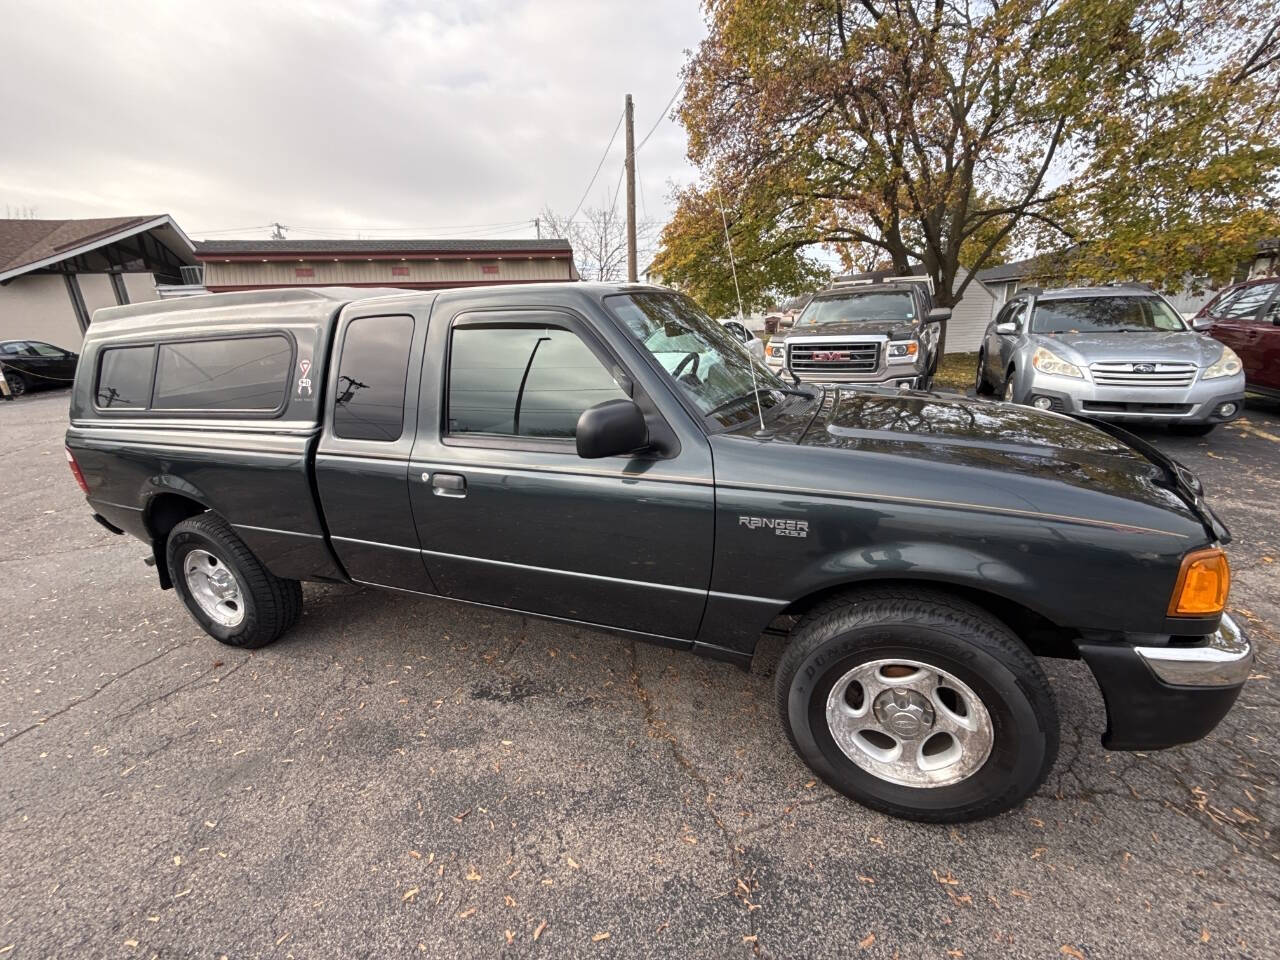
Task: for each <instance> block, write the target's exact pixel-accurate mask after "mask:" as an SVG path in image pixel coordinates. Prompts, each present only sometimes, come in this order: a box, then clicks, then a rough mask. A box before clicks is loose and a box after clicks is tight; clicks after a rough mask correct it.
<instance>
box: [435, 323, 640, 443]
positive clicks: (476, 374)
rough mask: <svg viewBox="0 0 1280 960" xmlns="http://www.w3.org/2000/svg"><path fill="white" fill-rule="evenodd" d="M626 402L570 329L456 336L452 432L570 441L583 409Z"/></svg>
mask: <svg viewBox="0 0 1280 960" xmlns="http://www.w3.org/2000/svg"><path fill="white" fill-rule="evenodd" d="M625 396H626V394H625V393H623V391H622V389H621V388H620V387H619V386H618V384H617V383H616V382H615V381H614V379H613V377H612V376H610V375H609V372H608V371H607V370H606V369H605V368H604V366H603V365H602V364H601V363H600V361H599V360H597V359H596V357H595V354H593V353H592V352H591V351H590V349H588V348H587V345H586V344H585V343H583V342H582V341H581V340H580V339H579V338H578V337H577V335H576V334H573V333H571V332H570V331H568V330H562V329H559V328H557V327H545V326H538V327H516V326H502V327H471V326H462V327H456V328H454V330H453V336H452V346H451V349H450V354H449V432H450V433H454V434H458V433H484V434H498V435H502V436H519V437H549V438H561V439H569V438H572V437H573V436H574V434H575V433H576V432H577V428H578V416H579V415H580V414H581V413H582V411H583V410H586V409H587V407H591V406H595V405H596V404H597V403H601V402H603V401H605V400H615V399H618V398H620V397H625Z"/></svg>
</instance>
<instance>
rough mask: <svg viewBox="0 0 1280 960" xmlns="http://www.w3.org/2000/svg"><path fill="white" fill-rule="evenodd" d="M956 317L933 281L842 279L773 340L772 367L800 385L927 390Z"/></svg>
mask: <svg viewBox="0 0 1280 960" xmlns="http://www.w3.org/2000/svg"><path fill="white" fill-rule="evenodd" d="M950 316H951V311H950V310H948V309H946V308H945V307H934V306H933V298H932V295H931V294H930V292H929V286H928V278H927V277H900V278H896V279H891V280H852V281H839V282H837V283H836V284H835V285H834V286H832V287H831V288H830V289H828V290H823V291H821V292H819V293H817V294H815V295H814V297H813V299H812V300H810V301H809V304H808V305H807V306H806V307H805V308H804V310H803V311H802V312H801V314H800V316H799V317H797V318H796V321H795V324H794V326H792V328H791V329H790V330H788V331H787V332H786V333H785V334H782V335H780V336H777V337H774V338H773V339H771V340H770V341H769V344H768V345H767V346H766V348H765V362H766V363H767V364H768V365H769V367H770V368H771V369H772V370H774V371H775V372H778V373H782V372H784V371H785V372H786V373H788V374H790V376H791V378H792V379H794V380H795V381H796V382H805V383H832V384H835V383H838V384H848V385H850V386H858V385H862V386H890V387H897V388H899V389H904V390H905V389H915V390H928V389H929V387H930V386H931V385H932V383H933V375H934V374H935V373H936V372H937V370H938V360H939V354H940V350H939V347H940V343H941V340H942V324H943V323H945V322H946V321H947V320H948V319H949V318H950Z"/></svg>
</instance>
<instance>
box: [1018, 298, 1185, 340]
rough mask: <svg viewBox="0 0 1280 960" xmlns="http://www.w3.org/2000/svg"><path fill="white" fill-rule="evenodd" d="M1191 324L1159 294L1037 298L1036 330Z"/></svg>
mask: <svg viewBox="0 0 1280 960" xmlns="http://www.w3.org/2000/svg"><path fill="white" fill-rule="evenodd" d="M1186 329H1187V325H1186V324H1185V323H1183V321H1182V318H1181V317H1180V316H1178V315H1177V313H1175V312H1174V311H1173V309H1172V308H1171V307H1170V306H1169V305H1168V304H1167V303H1165V302H1164V301H1163V300H1161V299H1160V298H1159V297H1078V298H1071V299H1063V300H1037V301H1036V313H1035V317H1034V318H1033V319H1032V321H1031V332H1032V333H1156V332H1159V331H1182V330H1186Z"/></svg>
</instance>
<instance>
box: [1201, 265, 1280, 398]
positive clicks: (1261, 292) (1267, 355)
mask: <svg viewBox="0 0 1280 960" xmlns="http://www.w3.org/2000/svg"><path fill="white" fill-rule="evenodd" d="M1192 323H1193V324H1194V325H1195V327H1196V329H1198V330H1205V331H1207V332H1208V334H1209V335H1210V336H1211V337H1213V339H1215V340H1220V341H1221V342H1222V343H1225V344H1226V345H1227V346H1228V347H1230V348H1231V349H1232V350H1234V351H1235V352H1236V353H1237V354H1239V356H1240V361H1241V363H1243V364H1244V378H1245V386H1246V387H1247V388H1248V389H1249V390H1250V391H1251V392H1253V393H1261V394H1264V395H1266V396H1269V397H1275V398H1278V399H1280V277H1260V278H1258V279H1256V280H1249V281H1246V282H1245V283H1238V284H1236V285H1235V286H1234V287H1228V288H1227V289H1226V290H1223V291H1222V292H1221V293H1220V294H1218V295H1217V296H1216V297H1214V298H1213V299H1212V300H1210V301H1209V302H1208V303H1207V304H1205V305H1204V306H1203V307H1202V308H1201V309H1200V312H1199V313H1197V314H1196V316H1195V319H1194V320H1193V321H1192Z"/></svg>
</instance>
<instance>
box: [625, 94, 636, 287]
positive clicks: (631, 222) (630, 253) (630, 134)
mask: <svg viewBox="0 0 1280 960" xmlns="http://www.w3.org/2000/svg"><path fill="white" fill-rule="evenodd" d="M627 280H629V281H630V282H631V283H635V282H636V127H635V108H634V106H633V105H632V103H631V94H629V93H628V94H627Z"/></svg>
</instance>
